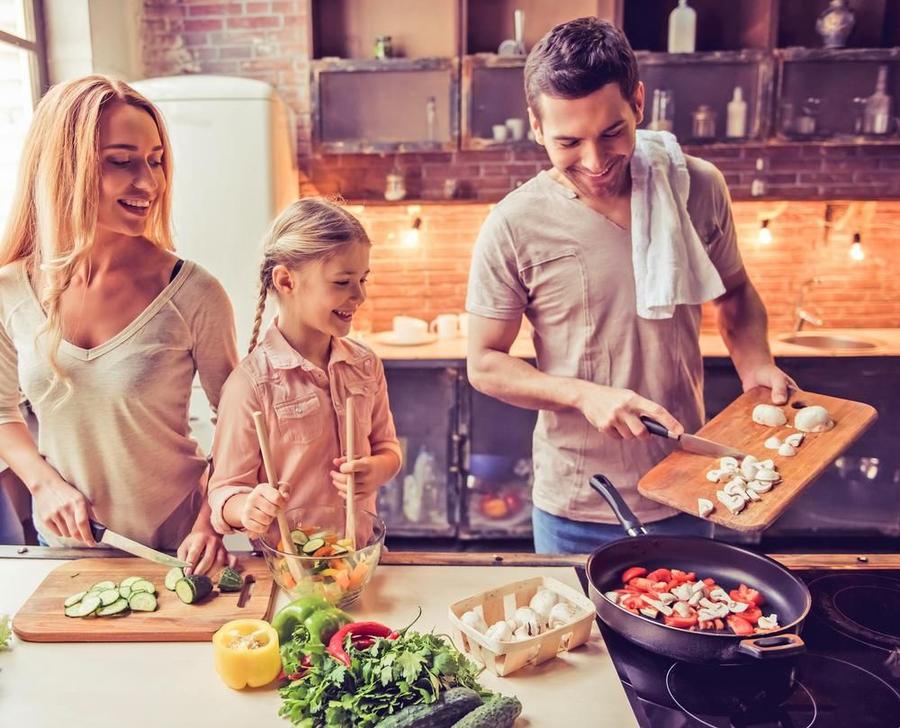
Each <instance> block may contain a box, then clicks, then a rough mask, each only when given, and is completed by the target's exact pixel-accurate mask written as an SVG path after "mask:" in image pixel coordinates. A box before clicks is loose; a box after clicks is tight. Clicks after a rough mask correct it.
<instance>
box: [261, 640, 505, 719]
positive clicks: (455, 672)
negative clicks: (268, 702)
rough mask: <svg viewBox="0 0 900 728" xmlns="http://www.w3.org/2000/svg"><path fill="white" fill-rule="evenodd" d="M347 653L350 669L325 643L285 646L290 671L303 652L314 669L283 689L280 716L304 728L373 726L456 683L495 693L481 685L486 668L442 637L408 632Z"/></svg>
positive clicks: (284, 657)
mask: <svg viewBox="0 0 900 728" xmlns="http://www.w3.org/2000/svg"><path fill="white" fill-rule="evenodd" d="M296 636H298V635H295V637H296ZM348 654H349V655H350V657H351V662H350V667H349V668H347V667H345V666H344V665H342V664H340V663H339V662H337V661H336V660H335V659H333V658H332V657H331V656H330V655H328V654H327V653H326V652H325V649H324V648H323V647H322V646H321V645H316V644H310V643H304V642H302V641H300V640H297V639H294V640H292V641H291V642H289V643H287V644H286V645H284V646H282V648H281V656H282V662H283V665H284V671H285V673H286V674H288V675H290V674H292V673H294V672H297V671H298V670H299V669H300V660H301V659H302V658H303V656H304V655H305V656H306V658H307V661H308V662H309V663H310V664H311V667H310V668H309V669H308V670H307V672H306V674H305V675H304V677H302V678H301V679H299V680H294V681H292V682H290V683H289V684H287V685H285V686H284V687H282V688H281V690H280V693H281V699H282V705H281V709H280V710H279V715H281V716H282V717H285V718H288V719H289V720H290V721H291V723H293V724H294V725H295V726H299V728H343V727H344V726H351V727H352V728H368V727H369V726H374V725H376V724H377V723H378V722H379V721H381V720H382V719H384V718H386V717H387V716H389V715H392V714H393V713H396V712H397V711H399V710H402V709H403V708H405V707H407V706H409V705H416V704H420V703H424V704H431V703H434V702H435V701H436V700H437V699H438V697H439V696H440V694H441V693H442V692H443V691H445V690H448V689H449V688H452V687H467V688H470V689H472V690H475V691H476V692H478V693H480V694H481V696H482V697H484V698H489V697H491V695H492V693H491V692H490V691H489V690H485V689H484V688H483V687H482V686H481V685H479V683H478V680H477V678H478V674H479V673H480V672H481V670H480V669H479V668H478V667H476V666H475V665H474V664H473V663H472V662H470V661H469V660H468V659H467V658H466V657H465V655H463V654H462V653H460V652H459V651H458V650H457V649H456V648H455V647H453V645H452V644H451V643H450V640H449V639H448V638H446V637H444V636H442V635H436V634H423V633H420V632H409V631H407V632H406V633H405V634H401V635H400V637H398V638H397V639H396V640H388V639H379V640H376V641H375V643H374V644H373V645H372V646H371V647H369V648H367V649H365V650H361V651H360V650H356V649H354V648H352V647H351V648H350V649H349V651H348Z"/></svg>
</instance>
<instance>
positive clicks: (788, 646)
mask: <svg viewBox="0 0 900 728" xmlns="http://www.w3.org/2000/svg"><path fill="white" fill-rule="evenodd" d="M738 652H741V653H743V654H745V655H750V656H751V657H756V658H758V659H760V660H771V659H777V658H781V657H790V656H792V655H799V654H800V653H801V652H806V644H805V643H804V642H803V640H802V639H801V637H800V635H797V634H793V633H791V632H788V633H785V634H776V635H766V636H765V637H755V638H753V639H749V640H741V643H740V645H738Z"/></svg>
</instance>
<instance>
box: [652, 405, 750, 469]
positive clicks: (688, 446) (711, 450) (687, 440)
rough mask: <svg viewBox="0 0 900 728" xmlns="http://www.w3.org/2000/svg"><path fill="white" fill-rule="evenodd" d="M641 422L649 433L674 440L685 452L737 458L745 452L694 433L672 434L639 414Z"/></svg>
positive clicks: (662, 426) (654, 421) (657, 423)
mask: <svg viewBox="0 0 900 728" xmlns="http://www.w3.org/2000/svg"><path fill="white" fill-rule="evenodd" d="M641 422H643V423H644V426H645V427H646V428H647V429H648V430H649V431H650V433H651V434H653V435H656V436H657V437H665V438H667V439H669V440H675V441H676V442H678V444H679V445H681V449H682V450H685V451H686V452H692V453H695V454H697V455H706V456H708V457H715V458H721V457H728V456H731V457H733V458H737V459H738V460H742V459H743V458H744V456H745V453H742V452H741V451H740V450H736V449H735V448H733V447H728V445H722V444H720V443H718V442H713V441H712V440H707V439H706V438H705V437H697V436H696V435H688V434H687V433H684V434H683V435H673V434H672V433H671V432H669V431H668V430H667V429H666V427H665V426H664V425H662V424H660V423H659V422H657V421H656V420H654V419H652V418H650V417H647V416H646V415H641Z"/></svg>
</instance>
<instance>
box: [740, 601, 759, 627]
mask: <svg viewBox="0 0 900 728" xmlns="http://www.w3.org/2000/svg"><path fill="white" fill-rule="evenodd" d="M738 616H739V617H740V618H741V619H745V620H747V621H748V622H750V623H751V624H756V622H757V620H758V619H759V618H760V617H762V609H760V608H759V607H757V606H756V605H755V604H751V605H750V606H749V607H747V608H746V609H745V610H744V611H743V612H741V613H740V614H739V615H738Z"/></svg>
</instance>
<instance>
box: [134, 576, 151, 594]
mask: <svg viewBox="0 0 900 728" xmlns="http://www.w3.org/2000/svg"><path fill="white" fill-rule="evenodd" d="M137 592H147V593H149V594H156V587H155V586H153V583H152V582H149V581H147V580H146V579H138V580H137V581H136V582H134V584H132V585H131V593H132V594H135V593H137Z"/></svg>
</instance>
